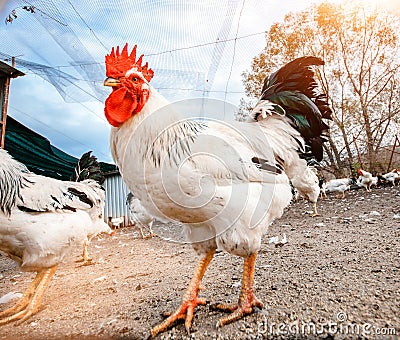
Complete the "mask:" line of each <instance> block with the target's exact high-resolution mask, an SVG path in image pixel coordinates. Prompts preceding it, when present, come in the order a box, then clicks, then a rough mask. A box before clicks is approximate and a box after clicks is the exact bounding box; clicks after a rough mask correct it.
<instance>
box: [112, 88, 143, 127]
mask: <svg viewBox="0 0 400 340" xmlns="http://www.w3.org/2000/svg"><path fill="white" fill-rule="evenodd" d="M136 105H137V101H136V98H135V97H134V96H132V94H131V93H130V92H129V91H128V89H127V88H126V87H121V88H119V89H118V90H114V91H113V92H112V93H111V94H110V95H109V96H108V98H107V99H106V102H105V107H104V113H105V116H106V118H107V120H108V122H109V123H110V124H111V125H112V126H115V127H119V126H120V125H121V124H122V123H123V122H125V121H126V120H127V119H129V118H130V117H131V115H132V112H133V110H134V109H135V108H136Z"/></svg>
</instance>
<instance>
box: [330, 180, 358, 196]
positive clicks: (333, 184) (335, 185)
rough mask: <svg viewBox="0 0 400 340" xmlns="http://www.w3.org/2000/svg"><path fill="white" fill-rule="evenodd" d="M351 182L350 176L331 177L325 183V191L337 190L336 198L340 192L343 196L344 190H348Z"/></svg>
mask: <svg viewBox="0 0 400 340" xmlns="http://www.w3.org/2000/svg"><path fill="white" fill-rule="evenodd" d="M351 183H352V179H351V178H337V179H331V180H330V181H328V182H327V183H326V191H327V192H337V193H338V198H340V194H342V198H344V193H345V191H347V190H350V184H351Z"/></svg>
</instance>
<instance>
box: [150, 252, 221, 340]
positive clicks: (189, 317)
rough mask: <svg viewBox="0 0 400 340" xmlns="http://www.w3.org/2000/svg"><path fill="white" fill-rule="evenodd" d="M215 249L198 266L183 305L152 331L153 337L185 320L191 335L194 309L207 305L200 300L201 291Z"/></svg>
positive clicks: (204, 300) (204, 301)
mask: <svg viewBox="0 0 400 340" xmlns="http://www.w3.org/2000/svg"><path fill="white" fill-rule="evenodd" d="M214 253H215V249H213V250H212V251H210V252H208V253H207V254H206V256H205V257H204V258H202V259H201V260H200V262H199V264H198V265H197V268H196V271H195V273H194V275H193V278H192V280H191V281H190V284H189V287H188V288H187V290H186V292H185V294H184V295H183V299H182V304H181V306H180V307H179V308H178V309H177V310H176V312H175V313H173V314H172V315H171V316H169V317H168V318H167V319H165V320H164V321H163V322H161V323H160V324H159V325H157V326H155V327H154V328H153V329H152V330H151V335H152V336H153V337H155V336H156V335H157V334H159V333H162V332H164V331H166V330H167V328H168V327H169V326H171V325H172V324H173V323H174V322H175V321H177V320H180V319H184V320H185V328H186V330H187V332H188V333H189V331H190V327H191V326H192V321H193V316H194V309H195V308H196V306H197V305H205V304H206V299H204V298H199V297H198V294H199V290H201V289H204V288H203V287H202V286H201V280H202V278H203V276H204V273H205V271H206V269H207V267H208V265H209V264H210V262H211V260H212V258H213V257H214Z"/></svg>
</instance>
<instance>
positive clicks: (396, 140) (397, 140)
mask: <svg viewBox="0 0 400 340" xmlns="http://www.w3.org/2000/svg"><path fill="white" fill-rule="evenodd" d="M397 143H399V145H400V140H399V137H398V136H397V135H396V137H395V139H394V143H393V149H392V153H391V154H390V160H389V164H388V167H387V170H386V172H389V171H390V166H391V165H392V160H393V154H394V151H395V150H396V145H397Z"/></svg>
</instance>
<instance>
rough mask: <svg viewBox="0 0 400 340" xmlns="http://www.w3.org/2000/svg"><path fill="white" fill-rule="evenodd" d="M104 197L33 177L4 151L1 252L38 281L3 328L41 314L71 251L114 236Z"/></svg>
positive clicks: (0, 319) (8, 313)
mask: <svg viewBox="0 0 400 340" xmlns="http://www.w3.org/2000/svg"><path fill="white" fill-rule="evenodd" d="M103 205H104V191H103V190H102V188H101V187H100V186H99V185H98V184H97V183H96V182H95V181H91V180H86V181H83V182H63V181H59V180H56V179H52V178H47V177H43V176H39V175H36V174H33V173H31V172H29V171H28V170H27V169H26V167H25V166H24V165H23V164H21V163H19V162H17V161H16V160H14V159H13V158H12V157H11V156H10V155H9V154H8V153H7V152H6V151H5V150H3V149H0V209H1V212H0V250H1V251H3V252H4V253H6V254H7V255H8V256H9V257H10V258H11V259H13V260H14V261H16V262H17V263H18V265H19V266H20V268H21V269H22V270H24V271H36V272H37V275H36V277H35V279H34V280H33V282H32V283H31V285H30V286H29V288H28V289H27V290H26V291H25V293H24V294H23V296H22V298H21V299H20V300H19V301H18V302H17V303H16V304H15V305H14V306H13V307H11V308H9V309H7V310H5V311H3V312H1V313H0V324H5V323H8V322H11V321H17V320H19V322H23V321H24V320H26V319H28V318H29V317H30V316H32V315H33V314H35V313H36V312H37V311H38V309H39V305H40V301H41V298H42V296H43V293H44V291H45V289H46V287H47V285H48V283H49V281H50V279H51V277H52V276H53V275H54V273H55V272H56V270H57V266H58V264H59V263H60V262H61V261H62V259H63V257H64V256H65V255H66V254H67V253H68V251H69V250H70V248H71V245H74V244H82V243H83V242H84V241H85V240H87V239H88V237H89V238H90V237H91V236H92V235H94V234H98V233H102V232H106V233H110V232H111V230H110V228H109V227H108V226H107V224H106V223H104V222H103V220H102V209H103Z"/></svg>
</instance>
